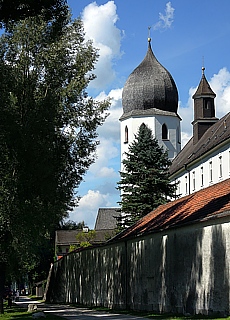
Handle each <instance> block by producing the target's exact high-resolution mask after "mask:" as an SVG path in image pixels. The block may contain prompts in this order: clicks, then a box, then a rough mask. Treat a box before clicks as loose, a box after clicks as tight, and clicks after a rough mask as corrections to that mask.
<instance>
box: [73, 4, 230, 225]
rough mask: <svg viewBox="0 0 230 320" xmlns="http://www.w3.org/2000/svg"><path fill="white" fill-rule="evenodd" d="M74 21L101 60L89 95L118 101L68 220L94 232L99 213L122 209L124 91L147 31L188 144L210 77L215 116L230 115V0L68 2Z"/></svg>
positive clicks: (140, 55)
mask: <svg viewBox="0 0 230 320" xmlns="http://www.w3.org/2000/svg"><path fill="white" fill-rule="evenodd" d="M68 4H69V6H70V9H71V10H72V15H73V18H77V17H81V18H82V20H83V23H84V28H85V33H86V39H92V40H93V43H94V46H95V47H96V48H98V49H99V50H100V51H99V54H100V58H99V60H98V63H97V65H96V69H95V74H96V75H97V79H96V80H94V81H93V82H92V83H91V85H90V87H89V88H88V93H89V94H90V95H91V96H92V97H93V98H95V99H97V100H100V99H103V98H105V97H107V96H110V97H112V98H113V100H112V106H111V108H110V116H109V117H108V118H107V120H106V122H105V124H104V125H103V126H102V127H100V128H99V130H98V133H99V140H100V145H99V147H98V150H97V160H96V162H95V163H94V164H93V165H92V166H91V167H90V169H89V171H88V173H87V174H86V176H85V178H84V182H82V184H81V186H80V188H79V195H80V196H81V197H82V198H81V200H80V202H79V206H78V207H77V208H76V209H74V211H73V212H71V213H70V216H69V219H71V220H74V221H76V222H80V221H83V220H84V221H85V223H86V224H87V225H88V226H89V227H90V228H94V224H95V219H96V215H97V211H98V208H99V207H116V206H118V205H117V201H119V200H120V198H119V193H118V191H117V190H116V184H117V182H118V181H119V180H120V176H119V170H120V124H119V117H120V116H121V115H122V104H121V93H122V88H123V86H124V83H125V81H126V80H127V78H128V76H129V74H130V73H131V72H132V71H133V70H134V68H136V67H137V66H138V65H139V64H140V62H141V61H142V60H143V59H144V56H145V54H146V51H147V46H148V42H147V38H148V27H151V31H150V32H151V38H152V42H151V44H152V49H153V52H154V54H155V55H156V57H157V59H158V60H159V61H160V62H161V64H163V66H164V67H165V68H166V69H167V70H168V71H169V72H170V73H171V75H172V76H173V78H174V80H175V82H176V85H177V88H178V92H179V112H178V113H179V115H180V116H181V118H182V122H181V127H182V142H183V144H185V143H186V141H187V140H188V139H189V138H190V137H191V133H192V126H191V122H192V120H193V101H192V99H191V96H192V94H193V93H194V91H195V89H196V87H197V85H198V84H199V81H200V79H201V68H202V65H203V64H204V66H205V75H206V78H207V79H208V81H209V82H210V84H211V87H212V89H213V90H214V92H215V93H216V94H217V97H216V101H215V104H216V115H217V116H218V117H222V116H223V115H224V114H225V113H227V112H229V111H230V53H229V52H230V1H229V0H221V1H220V0H218V1H217V0H211V1H210V0H202V1H200V0H199V1H198V0H192V1H191V0H185V1H181V0H172V1H164V0H143V1H139V0H114V1H101V0H100V1H99V0H98V1H95V2H92V1H88V0H68Z"/></svg>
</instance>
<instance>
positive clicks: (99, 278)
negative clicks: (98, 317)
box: [47, 215, 230, 315]
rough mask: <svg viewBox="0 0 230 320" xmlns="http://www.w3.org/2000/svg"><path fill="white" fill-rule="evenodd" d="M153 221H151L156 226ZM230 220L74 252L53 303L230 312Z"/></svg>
mask: <svg viewBox="0 0 230 320" xmlns="http://www.w3.org/2000/svg"><path fill="white" fill-rule="evenodd" d="M150 223H151V222H150ZM229 264H230V224H229V217H228V216H227V215H225V217H219V218H218V219H216V220H213V221H209V222H208V221H206V222H203V223H199V224H193V225H188V226H186V227H181V228H177V229H176V228H175V229H171V230H167V231H162V232H158V233H151V234H149V235H145V236H143V237H138V238H136V239H131V240H127V241H122V242H117V243H107V244H106V245H104V246H102V247H94V248H90V249H86V250H82V251H80V252H76V253H72V254H69V255H67V256H65V257H64V258H62V259H61V260H59V261H57V262H56V263H55V264H54V266H53V271H52V276H51V281H50V285H49V289H48V292H47V300H49V301H52V302H65V303H79V304H82V305H86V306H104V307H109V308H117V309H133V310H147V311H156V312H162V313H163V312H173V313H184V314H188V313H189V314H199V313H202V314H215V313H219V314H223V315H227V314H229V302H230V297H229V285H230V284H229V276H230V275H229Z"/></svg>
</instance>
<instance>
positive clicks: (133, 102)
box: [122, 38, 178, 114]
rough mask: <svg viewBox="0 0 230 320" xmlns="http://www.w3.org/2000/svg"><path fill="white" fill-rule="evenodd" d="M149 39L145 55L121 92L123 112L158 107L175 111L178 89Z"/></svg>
mask: <svg viewBox="0 0 230 320" xmlns="http://www.w3.org/2000/svg"><path fill="white" fill-rule="evenodd" d="M150 41H151V39H150V38H149V39H148V42H149V45H148V50H147V53H146V56H145V58H144V60H143V61H142V62H141V64H140V65H139V66H138V67H137V68H136V69H135V70H134V71H133V72H132V73H131V74H130V76H129V78H128V80H127V81H126V83H125V86H124V88H123V93H122V105H123V112H124V114H127V113H129V112H131V111H134V110H136V111H138V110H140V111H142V110H148V109H152V108H154V109H158V110H162V111H169V112H175V113H177V108H178V91H177V87H176V84H175V82H174V80H173V78H172V76H171V74H170V73H169V72H168V71H167V70H166V69H165V68H164V67H163V66H162V65H161V64H160V62H159V61H158V60H157V59H156V57H155V55H154V54H153V51H152V48H151V44H150Z"/></svg>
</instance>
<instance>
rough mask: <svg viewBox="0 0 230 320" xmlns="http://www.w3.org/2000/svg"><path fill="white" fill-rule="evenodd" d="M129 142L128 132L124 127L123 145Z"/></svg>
mask: <svg viewBox="0 0 230 320" xmlns="http://www.w3.org/2000/svg"><path fill="white" fill-rule="evenodd" d="M128 142H129V131H128V127H127V126H125V143H128Z"/></svg>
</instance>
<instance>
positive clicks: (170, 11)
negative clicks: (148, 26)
mask: <svg viewBox="0 0 230 320" xmlns="http://www.w3.org/2000/svg"><path fill="white" fill-rule="evenodd" d="M174 10H175V9H174V8H173V7H172V5H171V2H167V3H166V8H165V15H163V14H162V13H161V12H160V13H159V21H158V22H157V23H156V24H155V25H154V26H153V30H159V29H169V28H171V26H172V23H173V19H174Z"/></svg>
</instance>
